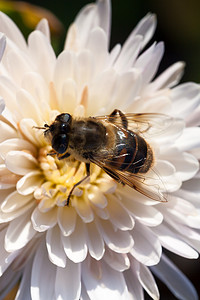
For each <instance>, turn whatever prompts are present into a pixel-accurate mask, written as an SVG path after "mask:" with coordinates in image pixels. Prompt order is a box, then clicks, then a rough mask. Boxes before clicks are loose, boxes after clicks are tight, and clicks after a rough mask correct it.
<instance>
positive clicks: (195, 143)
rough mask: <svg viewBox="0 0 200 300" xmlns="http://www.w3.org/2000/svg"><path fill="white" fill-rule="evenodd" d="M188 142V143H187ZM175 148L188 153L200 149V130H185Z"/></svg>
mask: <svg viewBox="0 0 200 300" xmlns="http://www.w3.org/2000/svg"><path fill="white" fill-rule="evenodd" d="M185 141H187V143H186V142H185ZM175 147H177V148H178V149H179V150H180V151H188V150H192V149H193V148H199V147H200V128H199V127H188V128H185V129H184V131H183V134H182V135H181V136H180V137H179V138H178V139H177V140H176V142H175Z"/></svg>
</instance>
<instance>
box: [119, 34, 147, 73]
mask: <svg viewBox="0 0 200 300" xmlns="http://www.w3.org/2000/svg"><path fill="white" fill-rule="evenodd" d="M142 43H143V39H142V36H140V35H138V36H135V34H134V35H130V36H129V38H128V40H126V42H125V43H124V45H123V47H122V49H121V52H120V54H119V56H118V58H117V60H116V62H115V64H114V67H115V68H116V70H118V71H121V72H123V71H127V70H128V69H130V68H131V67H132V66H133V63H134V61H135V59H136V57H137V56H138V54H139V51H140V50H141V47H142Z"/></svg>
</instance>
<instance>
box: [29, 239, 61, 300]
mask: <svg viewBox="0 0 200 300" xmlns="http://www.w3.org/2000/svg"><path fill="white" fill-rule="evenodd" d="M45 274H46V275H45ZM47 274H48V276H47ZM55 277H56V266H55V265H54V264H52V263H51V262H50V261H49V259H48V254H47V250H46V246H45V244H44V242H43V241H42V243H41V244H40V245H39V247H38V249H37V252H36V254H35V257H34V261H33V267H32V274H31V285H30V288H31V299H32V300H38V299H55ZM47 278H48V279H47Z"/></svg>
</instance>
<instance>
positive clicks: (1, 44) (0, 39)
mask: <svg viewBox="0 0 200 300" xmlns="http://www.w3.org/2000/svg"><path fill="white" fill-rule="evenodd" d="M5 47H6V37H5V35H4V34H2V33H1V34H0V61H1V59H2V56H3V54H4V50H5Z"/></svg>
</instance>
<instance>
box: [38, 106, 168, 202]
mask: <svg viewBox="0 0 200 300" xmlns="http://www.w3.org/2000/svg"><path fill="white" fill-rule="evenodd" d="M173 120H174V119H173V118H171V117H168V116H166V115H164V114H153V113H143V114H133V113H127V114H124V113H123V112H121V111H120V110H118V109H115V110H114V111H113V112H112V113H111V114H110V115H106V116H97V117H88V118H73V117H72V116H71V115H70V114H68V113H62V114H60V115H58V116H57V117H56V119H55V121H54V122H53V123H52V124H51V125H48V124H44V127H36V128H38V129H44V130H45V131H44V136H45V138H47V140H48V141H49V142H50V143H51V146H52V148H53V150H52V152H51V153H49V154H50V155H56V156H57V158H58V159H59V160H61V159H64V158H67V157H69V156H73V157H74V158H75V159H76V160H78V161H82V162H85V165H86V176H85V177H83V178H82V179H81V180H80V181H78V182H77V183H76V184H75V185H74V186H73V187H72V189H71V190H70V192H69V194H68V197H67V200H66V205H69V201H70V197H71V195H72V192H73V190H74V189H75V187H77V186H78V185H80V184H81V183H82V182H83V181H85V180H86V179H87V178H88V177H89V176H90V163H94V164H96V165H97V166H99V167H100V168H102V169H103V170H104V171H105V172H106V173H107V174H108V175H110V176H111V177H112V178H113V179H114V180H116V181H117V182H119V183H122V184H124V185H125V184H126V185H128V186H130V187H132V188H133V189H135V190H136V191H138V192H140V193H142V194H144V195H145V196H147V197H149V198H151V199H153V200H156V201H160V202H166V198H165V196H163V195H162V194H161V193H159V192H158V193H155V192H153V191H152V190H151V186H149V185H148V184H146V174H147V173H148V172H149V170H151V169H152V167H153V165H154V152H153V149H152V147H151V146H150V145H149V143H148V142H147V141H146V139H145V136H147V137H148V136H150V135H155V134H157V133H159V132H160V131H161V130H164V129H165V128H168V127H169V126H170V125H171V124H172V123H173ZM157 180H158V178H157ZM155 185H158V184H155Z"/></svg>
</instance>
